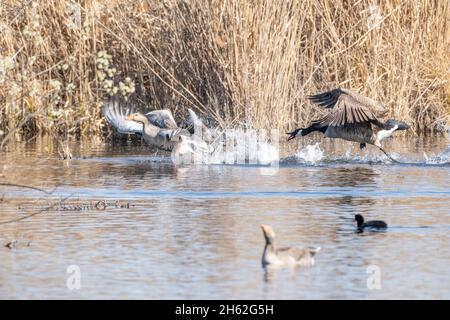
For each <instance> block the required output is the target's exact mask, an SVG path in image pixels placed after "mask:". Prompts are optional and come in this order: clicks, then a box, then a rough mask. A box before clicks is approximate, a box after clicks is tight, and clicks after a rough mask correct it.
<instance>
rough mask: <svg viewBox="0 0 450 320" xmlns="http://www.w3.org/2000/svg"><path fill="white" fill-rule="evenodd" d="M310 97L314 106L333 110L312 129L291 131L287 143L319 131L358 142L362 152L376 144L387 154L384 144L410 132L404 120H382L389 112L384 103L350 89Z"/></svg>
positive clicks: (312, 125) (340, 89) (315, 121)
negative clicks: (392, 136)
mask: <svg viewBox="0 0 450 320" xmlns="http://www.w3.org/2000/svg"><path fill="white" fill-rule="evenodd" d="M308 98H309V99H310V100H311V101H312V102H313V103H315V104H318V105H319V106H321V107H324V108H327V109H331V110H330V112H329V113H328V114H326V115H325V116H323V117H321V118H319V119H317V120H314V121H312V123H311V125H310V126H309V127H307V128H298V129H295V130H294V131H292V132H288V133H287V134H288V135H289V138H288V141H289V140H292V139H294V138H297V137H303V136H306V135H308V134H310V133H311V132H314V131H319V132H322V133H323V134H324V135H325V136H326V137H328V138H340V139H344V140H348V141H354V142H358V143H359V144H360V148H361V149H363V148H365V147H366V144H372V145H375V146H377V147H378V148H379V149H380V150H382V151H383V152H384V153H385V154H386V152H385V151H384V150H383V149H382V147H381V141H382V140H384V139H386V138H387V137H390V136H391V135H392V134H393V133H394V132H395V131H397V130H407V129H409V125H407V124H406V123H404V122H401V121H397V120H394V119H389V120H387V121H386V122H383V121H381V120H380V119H381V118H382V117H383V116H385V115H386V113H387V110H386V108H385V107H384V106H383V105H382V104H381V103H379V102H377V101H375V100H372V99H370V98H367V97H365V96H363V95H361V94H359V93H356V92H353V91H351V90H349V89H342V88H337V89H334V90H331V91H327V92H323V93H319V94H315V95H312V96H308ZM386 155H387V154H386ZM388 156H389V155H388ZM389 158H390V157H389Z"/></svg>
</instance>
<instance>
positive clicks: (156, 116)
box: [102, 100, 208, 154]
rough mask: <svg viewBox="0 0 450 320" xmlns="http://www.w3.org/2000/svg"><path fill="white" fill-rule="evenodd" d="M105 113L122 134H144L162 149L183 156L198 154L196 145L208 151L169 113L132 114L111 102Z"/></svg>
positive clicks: (149, 142)
mask: <svg viewBox="0 0 450 320" xmlns="http://www.w3.org/2000/svg"><path fill="white" fill-rule="evenodd" d="M102 113H103V115H104V116H105V118H106V119H107V120H108V122H109V123H110V124H111V125H112V126H113V127H114V128H116V129H117V131H118V132H119V133H130V134H134V133H138V134H142V136H143V138H144V140H145V142H146V143H147V144H149V145H151V146H154V147H157V148H159V149H161V150H165V151H174V150H175V151H176V152H177V153H179V154H184V153H195V152H194V150H193V149H192V147H194V146H195V147H197V148H199V149H200V150H207V149H208V146H207V145H206V143H205V142H203V141H196V140H193V139H191V138H190V133H189V131H188V130H186V129H182V128H179V127H178V126H177V124H176V122H175V120H174V118H173V116H172V113H171V112H170V111H169V110H155V111H152V112H149V113H147V114H145V115H144V114H142V113H140V112H136V113H132V114H130V110H129V109H125V110H124V109H122V108H121V107H120V106H119V104H118V102H117V101H115V100H111V101H110V102H109V103H108V104H107V105H105V106H104V107H103V108H102Z"/></svg>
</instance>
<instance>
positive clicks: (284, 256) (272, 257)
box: [261, 224, 320, 266]
mask: <svg viewBox="0 0 450 320" xmlns="http://www.w3.org/2000/svg"><path fill="white" fill-rule="evenodd" d="M261 229H262V231H263V234H264V239H265V241H266V244H265V246H264V251H263V256H262V264H263V266H269V265H270V266H295V265H297V266H299V265H300V266H312V265H314V256H315V254H316V253H317V252H319V250H320V247H317V248H313V247H307V248H280V249H277V247H276V244H275V232H274V231H273V229H272V227H271V226H268V225H265V224H262V225H261Z"/></svg>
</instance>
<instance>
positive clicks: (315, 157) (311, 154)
mask: <svg viewBox="0 0 450 320" xmlns="http://www.w3.org/2000/svg"><path fill="white" fill-rule="evenodd" d="M295 157H296V158H297V159H298V160H300V161H301V162H303V163H307V164H316V163H318V162H319V161H322V160H323V159H324V155H323V151H322V150H321V149H320V146H319V143H318V142H317V143H316V144H313V145H307V146H306V147H305V148H303V149H301V150H300V151H298V152H297V154H296V155H295Z"/></svg>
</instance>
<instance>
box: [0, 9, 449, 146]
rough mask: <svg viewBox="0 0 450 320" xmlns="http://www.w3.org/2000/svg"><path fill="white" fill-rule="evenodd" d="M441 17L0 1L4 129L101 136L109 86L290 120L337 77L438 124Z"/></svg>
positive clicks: (229, 118)
mask: <svg viewBox="0 0 450 320" xmlns="http://www.w3.org/2000/svg"><path fill="white" fill-rule="evenodd" d="M449 17H450V5H449V2H448V1H447V0H435V1H429V0H418V1H409V0H403V1H398V0H385V1H372V0H360V1H343V0H341V1H325V0H303V1H300V0H299V1H295V0H289V1H287V0H262V1H261V0H258V1H257V0H246V1H243V0H242V1H227V0H190V1H182V0H165V1H159V0H158V1H151V0H148V1H144V0H133V1H131V0H120V1H119V0H110V1H100V0H80V1H69V0H41V1H34V2H33V1H25V0H23V1H17V0H3V1H2V2H1V4H0V139H2V140H3V141H6V140H7V139H12V140H15V139H20V138H21V137H23V136H30V135H35V134H38V133H42V132H46V133H50V134H53V135H56V136H67V135H75V134H76V135H102V134H103V133H104V132H105V131H104V127H105V121H104V120H103V119H102V117H101V115H100V112H99V110H100V104H101V101H102V100H103V99H104V98H105V97H107V96H108V95H112V94H115V95H124V96H127V97H128V96H132V97H133V101H136V102H137V103H138V104H139V105H141V106H149V108H151V109H153V108H169V109H171V110H172V111H173V112H174V113H175V115H176V116H177V117H182V116H183V115H185V109H186V108H188V107H190V108H194V109H195V110H197V111H198V112H200V113H202V114H203V115H204V116H206V117H208V118H211V119H213V120H214V121H216V122H217V123H218V124H220V125H228V126H230V125H237V124H245V125H248V126H252V127H255V128H261V127H265V128H269V127H270V128H281V129H286V128H292V127H294V126H296V125H306V124H307V122H309V121H310V120H311V119H312V118H313V117H315V116H317V115H318V114H319V113H321V112H323V110H318V109H317V108H314V107H312V106H311V104H310V103H308V102H307V101H306V95H307V94H310V93H313V92H317V91H321V90H324V89H329V88H332V87H335V86H342V87H348V88H352V89H355V90H358V91H360V92H361V93H364V94H367V95H369V96H371V97H373V98H376V99H378V100H380V101H382V102H383V103H385V105H386V106H387V107H389V110H390V116H392V117H395V118H397V119H400V120H404V121H407V122H409V123H411V124H413V125H414V128H415V130H416V131H417V132H419V131H425V130H440V129H442V128H444V127H445V125H446V123H449V122H450V52H449V48H450V46H449V45H450V26H449ZM127 78H129V79H127ZM134 91H135V92H134ZM13 138H14V139H13Z"/></svg>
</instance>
